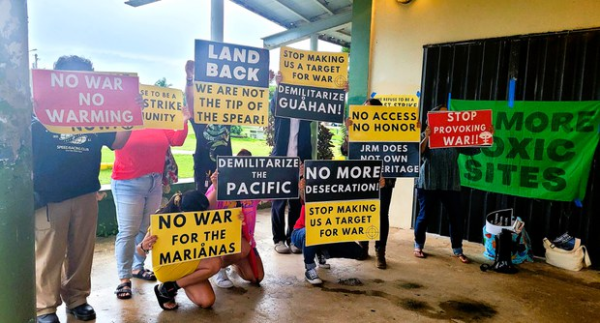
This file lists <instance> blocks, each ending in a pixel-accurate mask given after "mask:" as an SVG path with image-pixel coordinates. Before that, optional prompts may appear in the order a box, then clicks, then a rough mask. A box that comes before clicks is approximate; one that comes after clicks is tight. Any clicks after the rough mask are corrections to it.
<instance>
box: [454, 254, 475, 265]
mask: <svg viewBox="0 0 600 323" xmlns="http://www.w3.org/2000/svg"><path fill="white" fill-rule="evenodd" d="M454 257H456V258H458V260H460V262H462V263H463V264H469V263H471V260H469V258H467V256H465V255H464V254H462V253H461V254H460V255H454Z"/></svg>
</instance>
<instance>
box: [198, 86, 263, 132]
mask: <svg viewBox="0 0 600 323" xmlns="http://www.w3.org/2000/svg"><path fill="white" fill-rule="evenodd" d="M268 118H269V89H268V88H266V87H265V88H258V87H248V86H237V85H227V84H217V83H204V82H195V83H194V122H196V123H201V124H211V123H213V124H221V125H242V126H255V127H266V126H267V124H268Z"/></svg>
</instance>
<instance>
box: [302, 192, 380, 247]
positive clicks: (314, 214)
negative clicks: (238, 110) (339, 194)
mask: <svg viewBox="0 0 600 323" xmlns="http://www.w3.org/2000/svg"><path fill="white" fill-rule="evenodd" d="M379 230H380V226H379V200H354V201H339V202H311V203H306V245H307V246H314V245H321V244H327V243H337V242H351V241H367V240H379Z"/></svg>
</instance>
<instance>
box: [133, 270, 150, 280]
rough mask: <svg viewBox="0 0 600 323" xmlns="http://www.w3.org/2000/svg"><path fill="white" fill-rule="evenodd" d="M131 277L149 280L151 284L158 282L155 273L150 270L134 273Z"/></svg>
mask: <svg viewBox="0 0 600 323" xmlns="http://www.w3.org/2000/svg"><path fill="white" fill-rule="evenodd" d="M131 275H132V276H133V277H135V278H138V279H143V280H148V281H151V282H154V281H156V276H154V272H153V271H152V270H150V269H141V270H140V271H138V272H137V273H135V274H134V273H132V274H131Z"/></svg>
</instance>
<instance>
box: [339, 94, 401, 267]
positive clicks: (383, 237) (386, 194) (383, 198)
mask: <svg viewBox="0 0 600 323" xmlns="http://www.w3.org/2000/svg"><path fill="white" fill-rule="evenodd" d="M364 105H376V106H383V103H381V101H380V100H379V99H367V100H366V101H365V103H364ZM351 126H352V120H351V119H347V120H346V127H351ZM348 145H349V144H348V135H347V134H346V136H345V137H344V142H343V143H342V146H341V151H342V155H344V156H347V155H348ZM395 185H396V179H395V178H386V179H385V185H383V186H382V187H381V190H380V195H379V196H380V205H379V219H380V220H379V221H380V233H379V240H378V241H375V254H376V257H377V262H376V266H377V268H379V269H386V268H387V262H386V260H385V249H386V246H387V239H388V235H389V233H390V204H391V203H392V193H393V191H394V186H395ZM360 244H361V247H362V248H363V249H362V250H363V251H364V253H363V254H362V255H361V257H360V258H361V259H367V258H368V257H369V242H368V241H362V242H361V243H360Z"/></svg>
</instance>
